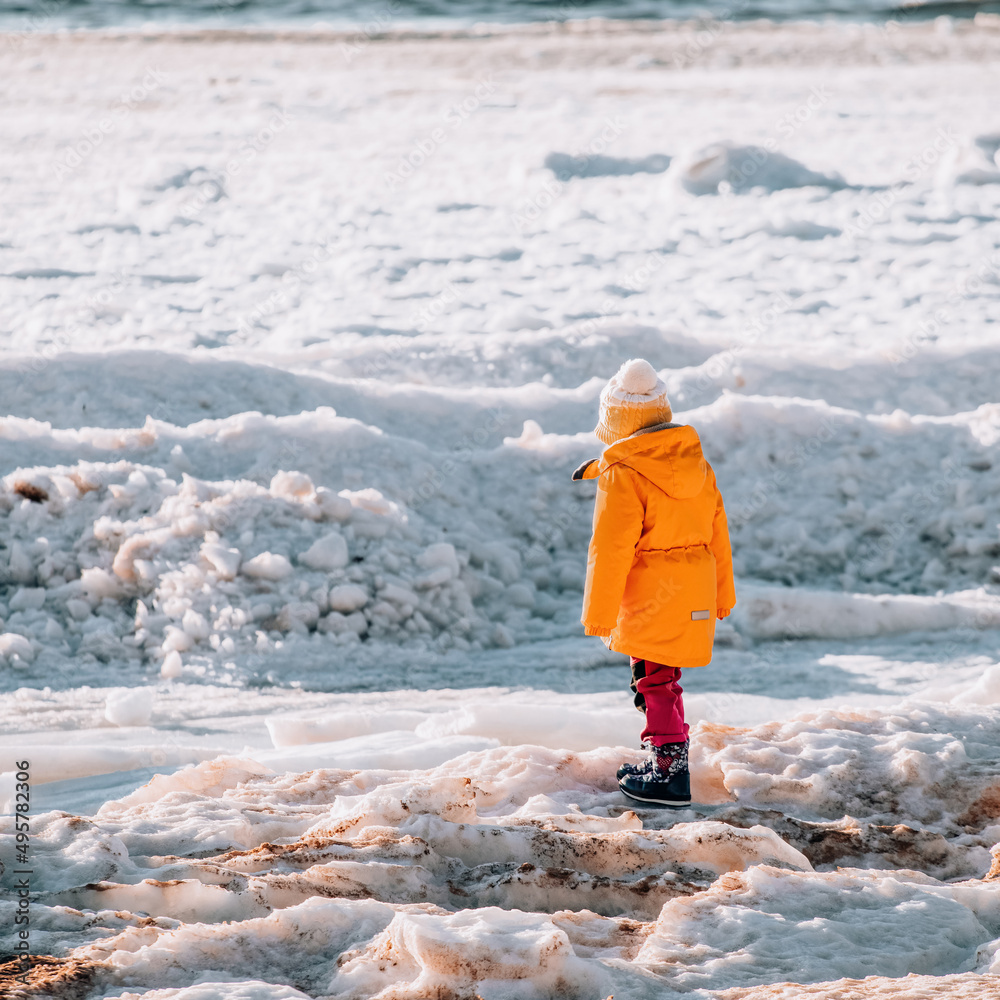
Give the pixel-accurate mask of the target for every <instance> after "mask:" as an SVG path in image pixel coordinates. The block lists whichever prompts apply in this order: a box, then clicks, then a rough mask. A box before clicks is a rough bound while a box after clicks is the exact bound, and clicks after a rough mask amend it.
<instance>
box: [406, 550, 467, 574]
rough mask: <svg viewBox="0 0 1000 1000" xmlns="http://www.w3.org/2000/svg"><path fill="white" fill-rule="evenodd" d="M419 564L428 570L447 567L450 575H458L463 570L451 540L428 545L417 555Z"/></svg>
mask: <svg viewBox="0 0 1000 1000" xmlns="http://www.w3.org/2000/svg"><path fill="white" fill-rule="evenodd" d="M417 565H418V566H420V567H421V568H422V569H426V570H439V569H442V568H443V569H447V570H448V575H449V577H455V576H458V574H459V572H460V571H461V566H460V565H459V562H458V555H457V554H456V552H455V546H454V545H452V544H451V542H437V543H435V544H434V545H428V546H427V548H426V549H424V551H423V552H421V553H420V555H419V556H417Z"/></svg>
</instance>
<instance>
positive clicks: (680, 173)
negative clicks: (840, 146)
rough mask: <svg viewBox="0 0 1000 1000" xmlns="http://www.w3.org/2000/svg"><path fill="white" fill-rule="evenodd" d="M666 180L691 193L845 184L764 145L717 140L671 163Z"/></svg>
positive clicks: (837, 186) (776, 189) (827, 186)
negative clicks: (746, 144)
mask: <svg viewBox="0 0 1000 1000" xmlns="http://www.w3.org/2000/svg"><path fill="white" fill-rule="evenodd" d="M667 178H668V180H669V181H670V182H671V183H673V184H677V185H679V186H680V187H682V188H683V189H684V190H685V191H688V192H689V193H691V194H697V195H701V194H718V193H719V192H720V191H721V190H727V191H733V192H744V191H750V190H752V189H753V188H762V189H764V190H765V191H780V190H783V189H785V188H799V187H813V186H818V187H826V188H842V187H845V186H846V185H845V182H844V179H843V178H842V177H841V176H840V175H839V174H824V173H819V172H817V171H815V170H810V169H809V168H808V167H806V166H804V165H803V164H801V163H799V162H798V161H797V160H793V159H792V158H791V157H789V156H786V155H785V154H784V153H779V152H778V151H777V150H776V149H769V148H765V147H763V146H752V145H750V146H745V145H740V144H739V143H736V142H731V141H724V142H716V143H713V144H712V145H709V146H703V147H701V148H699V149H695V150H692V151H690V152H688V153H686V154H684V155H682V156H678V157H677V159H675V160H674V162H673V163H672V164H671V165H670V170H669V171H668V173H667Z"/></svg>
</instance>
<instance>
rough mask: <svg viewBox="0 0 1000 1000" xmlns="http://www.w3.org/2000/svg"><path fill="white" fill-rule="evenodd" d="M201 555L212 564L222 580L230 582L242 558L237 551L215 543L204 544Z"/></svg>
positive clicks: (237, 570)
mask: <svg viewBox="0 0 1000 1000" xmlns="http://www.w3.org/2000/svg"><path fill="white" fill-rule="evenodd" d="M201 554H202V555H203V556H204V557H205V558H206V559H207V560H208V561H209V562H210V563H211V564H212V567H213V568H214V569H215V572H216V574H217V575H218V576H219V578H220V579H222V580H232V579H233V578H234V577H235V576H236V574H237V573H238V572H239V569H240V560H241V559H242V556H241V554H240V550H239V549H227V548H226V547H225V546H224V545H219V544H218V543H217V542H205V544H204V545H202V547H201Z"/></svg>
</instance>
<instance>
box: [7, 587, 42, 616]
mask: <svg viewBox="0 0 1000 1000" xmlns="http://www.w3.org/2000/svg"><path fill="white" fill-rule="evenodd" d="M44 603H45V588H44V587H18V589H17V590H16V591H14V596H13V597H12V598H11V599H10V610H11V611H37V610H38V609H39V608H40V607H41V606H42V605H43V604H44Z"/></svg>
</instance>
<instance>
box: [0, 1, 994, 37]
mask: <svg viewBox="0 0 1000 1000" xmlns="http://www.w3.org/2000/svg"><path fill="white" fill-rule="evenodd" d="M979 11H984V12H997V11H1000V0H984V2H976V0H953V2H950V0H931V2H928V3H922V4H914V3H909V2H905V0H904V2H903V3H899V2H898V0H895V2H894V0H890V2H886V0H617V2H614V0H555V2H552V0H545V2H542V0H35V2H28V0H0V27H2V28H5V29H8V30H10V29H14V30H21V31H25V30H30V31H39V30H40V31H46V30H54V29H57V28H64V27H76V28H100V27H113V26H124V25H139V24H144V23H155V24H162V25H165V26H166V25H182V24H191V25H201V26H206V27H208V26H219V27H221V26H226V27H242V26H264V25H290V26H298V27H302V28H307V27H312V26H314V25H319V24H324V25H330V26H332V27H350V28H361V27H363V28H365V29H367V30H371V29H378V30H387V29H392V28H400V27H412V26H414V25H416V26H420V27H424V28H428V29H433V28H436V27H453V26H464V25H470V24H473V23H475V22H481V21H487V22H501V23H514V22H519V21H520V22H523V21H565V20H571V19H579V18H587V17H602V18H614V19H632V18H637V19H649V18H652V19H662V18H674V19H690V18H699V17H714V18H719V19H723V20H727V19H728V20H748V19H752V18H759V17H767V18H770V19H772V20H776V21H785V20H799V19H810V20H815V19H823V18H837V19H850V20H885V19H887V18H894V19H896V20H900V21H906V20H917V19H925V18H928V17H936V16H939V15H941V14H950V15H952V16H953V17H961V18H967V17H972V16H973V15H974V14H976V13H977V12H979Z"/></svg>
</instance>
